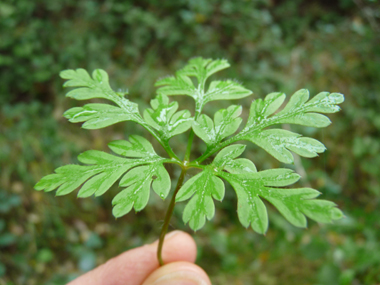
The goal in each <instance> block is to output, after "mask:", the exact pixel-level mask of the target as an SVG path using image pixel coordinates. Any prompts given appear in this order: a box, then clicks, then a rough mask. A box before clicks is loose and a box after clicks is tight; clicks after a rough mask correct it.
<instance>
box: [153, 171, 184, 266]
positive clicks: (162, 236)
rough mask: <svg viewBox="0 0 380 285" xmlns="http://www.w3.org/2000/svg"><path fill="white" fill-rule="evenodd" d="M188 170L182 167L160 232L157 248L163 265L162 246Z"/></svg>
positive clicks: (158, 256) (159, 259)
mask: <svg viewBox="0 0 380 285" xmlns="http://www.w3.org/2000/svg"><path fill="white" fill-rule="evenodd" d="M186 171H187V168H182V171H181V175H180V176H179V178H178V182H177V186H176V188H175V190H174V193H173V197H172V199H171V200H170V204H169V208H168V211H167V212H166V215H165V219H164V224H163V226H162V229H161V234H160V238H159V241H158V248H157V259H158V262H159V263H160V265H161V266H162V265H164V261H163V260H162V247H163V245H164V239H165V235H166V232H167V231H168V227H169V222H170V218H171V216H172V214H173V210H174V205H175V197H176V196H177V193H178V191H179V189H180V188H181V186H182V183H183V180H184V179H185V174H186Z"/></svg>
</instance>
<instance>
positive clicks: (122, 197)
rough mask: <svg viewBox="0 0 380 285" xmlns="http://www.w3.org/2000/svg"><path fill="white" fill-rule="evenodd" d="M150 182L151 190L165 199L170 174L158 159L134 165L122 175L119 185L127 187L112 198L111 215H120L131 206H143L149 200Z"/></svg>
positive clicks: (129, 209) (141, 207)
mask: <svg viewBox="0 0 380 285" xmlns="http://www.w3.org/2000/svg"><path fill="white" fill-rule="evenodd" d="M152 181H153V183H152ZM151 184H152V188H153V190H154V191H155V192H156V193H157V194H158V195H159V196H160V197H161V198H162V199H165V198H166V196H167V195H168V193H169V190H170V176H169V174H168V172H167V171H166V169H165V167H164V166H163V165H162V162H160V161H159V162H156V163H152V164H149V165H144V166H139V167H136V168H134V169H132V170H131V171H129V172H128V173H127V174H126V175H124V176H123V178H122V179H121V180H120V186H122V187H125V186H127V188H126V189H124V190H123V191H121V192H120V193H119V194H117V195H116V196H115V198H114V199H113V200H112V205H113V206H114V208H113V210H112V213H113V215H114V216H115V217H121V216H123V215H125V214H127V213H129V212H130V211H131V209H132V207H133V208H134V209H135V211H141V210H142V209H143V208H145V206H146V205H147V203H148V200H149V192H150V185H151Z"/></svg>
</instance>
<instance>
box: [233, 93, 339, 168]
mask: <svg viewBox="0 0 380 285" xmlns="http://www.w3.org/2000/svg"><path fill="white" fill-rule="evenodd" d="M308 99H309V91H308V90H306V89H301V90H299V91H297V92H296V93H294V94H293V96H292V97H291V98H290V100H289V102H288V104H286V106H285V107H284V109H283V110H282V111H280V112H278V113H277V114H274V113H275V112H276V111H277V110H278V108H279V107H280V106H281V105H282V104H283V102H284V100H285V94H283V93H271V94H268V95H267V96H266V98H265V99H264V100H261V99H258V100H255V101H254V102H253V103H252V105H251V108H250V114H249V117H248V121H247V125H246V126H245V128H244V129H243V130H242V131H241V133H239V134H238V135H237V136H238V137H239V139H246V140H249V141H251V142H253V143H256V144H257V145H259V146H260V147H262V148H264V149H265V150H266V151H267V152H269V153H270V154H271V155H272V156H274V157H275V158H276V159H278V160H279V161H281V162H284V163H292V162H293V161H294V158H293V155H292V154H291V153H290V152H289V150H291V151H293V152H295V153H297V154H299V155H301V156H304V157H315V156H317V155H318V153H321V152H324V151H325V149H326V148H325V146H324V145H323V144H322V143H320V142H318V141H317V140H315V139H311V138H303V137H301V135H299V134H296V133H293V132H290V131H285V130H278V129H271V130H264V128H266V127H268V126H272V125H276V124H284V123H289V124H298V125H304V126H309V127H318V128H321V127H326V126H328V125H329V124H330V123H331V122H330V119H329V118H328V117H326V116H324V115H321V114H318V113H314V112H321V113H334V112H337V111H339V110H340V108H339V106H337V104H340V103H342V102H343V101H344V97H343V95H342V94H338V93H328V92H322V93H319V94H318V95H316V96H315V97H314V98H312V99H311V100H309V101H308Z"/></svg>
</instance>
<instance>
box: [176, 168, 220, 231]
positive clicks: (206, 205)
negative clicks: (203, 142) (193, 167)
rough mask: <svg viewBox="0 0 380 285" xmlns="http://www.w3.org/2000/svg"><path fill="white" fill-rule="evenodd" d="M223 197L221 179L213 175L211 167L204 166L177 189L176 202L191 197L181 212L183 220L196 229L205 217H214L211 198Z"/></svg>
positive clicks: (213, 206) (203, 221) (201, 225)
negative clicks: (203, 168)
mask: <svg viewBox="0 0 380 285" xmlns="http://www.w3.org/2000/svg"><path fill="white" fill-rule="evenodd" d="M191 197H192V198H191ZM223 197H224V183H223V181H222V180H221V179H220V178H218V177H216V176H214V174H213V171H212V170H211V169H208V168H206V169H205V170H203V171H202V172H201V173H199V174H197V175H195V176H194V177H192V178H190V179H189V180H187V181H186V183H185V184H184V185H183V186H182V187H181V189H180V190H179V191H178V194H177V196H176V202H180V201H184V200H187V199H190V198H191V199H190V201H189V202H188V203H187V205H186V207H185V210H184V212H183V221H184V222H185V223H189V225H190V228H192V229H193V230H194V231H196V230H198V229H200V228H202V227H203V226H204V224H205V222H206V218H207V219H208V220H210V219H212V218H213V217H214V213H215V205H214V202H213V200H212V198H214V199H216V200H218V201H222V200H223Z"/></svg>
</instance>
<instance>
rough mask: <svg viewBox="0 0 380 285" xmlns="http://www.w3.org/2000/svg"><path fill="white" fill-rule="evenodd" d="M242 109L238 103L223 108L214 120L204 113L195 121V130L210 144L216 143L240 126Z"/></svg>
mask: <svg viewBox="0 0 380 285" xmlns="http://www.w3.org/2000/svg"><path fill="white" fill-rule="evenodd" d="M241 111H242V107H241V106H236V105H232V106H230V107H228V108H227V109H221V110H219V111H217V112H216V113H215V115H214V121H212V120H211V118H210V117H208V116H207V115H204V114H202V115H200V116H199V117H198V119H197V121H195V122H194V123H193V130H194V132H195V134H196V135H197V136H198V137H199V138H201V139H202V140H203V141H204V142H205V143H206V144H207V145H208V146H212V145H216V144H218V143H219V142H221V141H222V140H223V139H224V138H226V137H228V136H230V135H232V134H233V133H235V132H236V130H237V129H238V128H239V126H240V124H241V122H242V118H240V117H239V116H240V114H241Z"/></svg>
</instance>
